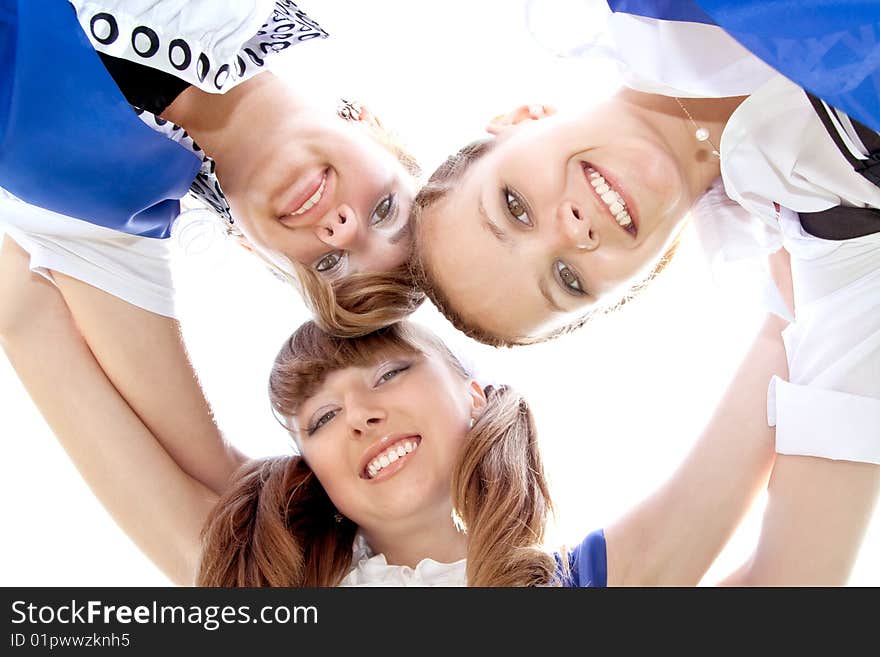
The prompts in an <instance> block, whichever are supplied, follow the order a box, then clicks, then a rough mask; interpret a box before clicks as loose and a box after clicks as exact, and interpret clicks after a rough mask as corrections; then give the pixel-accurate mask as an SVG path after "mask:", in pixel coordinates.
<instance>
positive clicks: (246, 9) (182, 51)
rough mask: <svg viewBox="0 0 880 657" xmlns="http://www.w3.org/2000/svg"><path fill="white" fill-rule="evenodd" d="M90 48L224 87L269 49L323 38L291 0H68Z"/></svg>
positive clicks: (252, 69)
mask: <svg viewBox="0 0 880 657" xmlns="http://www.w3.org/2000/svg"><path fill="white" fill-rule="evenodd" d="M70 3H71V4H72V5H73V6H74V8H75V9H76V13H77V18H78V19H79V22H80V25H81V26H82V28H83V31H84V32H85V33H86V36H87V37H88V38H89V40H90V41H91V43H92V45H93V46H94V48H95V49H96V50H97V51H99V52H102V53H104V54H107V55H110V56H112V57H118V58H122V59H128V60H130V61H134V62H137V63H138V64H143V65H145V66H149V67H151V68H155V69H158V70H160V71H164V72H165V73H169V74H171V75H174V76H176V77H178V78H180V79H182V80H185V81H186V82H188V83H190V84H192V85H194V86H197V87H199V88H200V89H202V90H203V91H207V92H211V93H222V92H224V91H227V90H228V89H230V88H232V87H233V86H235V85H236V84H238V83H239V82H242V81H244V80H246V79H248V78H249V77H251V76H253V75H255V74H256V73H258V72H260V71H261V70H263V67H264V63H265V59H266V57H268V56H270V55H271V54H272V53H275V52H279V51H281V50H285V49H286V48H288V47H290V46H293V45H296V44H297V43H302V42H304V41H310V40H312V39H315V38H326V37H327V32H325V31H324V30H323V29H322V28H321V26H320V25H318V23H317V22H315V21H314V20H312V19H311V18H310V17H309V16H308V15H306V13H305V12H303V11H302V10H301V9H299V7H298V6H297V5H296V4H295V3H294V2H292V1H291V0H242V1H240V2H239V1H236V2H232V1H231V0H222V1H218V0H89V1H86V0H70Z"/></svg>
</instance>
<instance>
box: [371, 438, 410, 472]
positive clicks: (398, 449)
mask: <svg viewBox="0 0 880 657" xmlns="http://www.w3.org/2000/svg"><path fill="white" fill-rule="evenodd" d="M418 446H419V443H418V442H416V441H409V440H406V441H403V442H400V443H397V444H396V445H392V446H391V447H389V448H388V449H387V450H385V451H384V452H382V453H381V454H380V455H379V456H377V457H376V458H374V459H373V460H372V461H370V463H369V464H368V465H367V475H368V476H369V478H370V479H372V478H373V477H375V476H376V475H377V474H379V472H380V471H381V470H382V468H385V467H387V466H389V465H391V464H392V463H394V462H395V461H396V460H397V459H399V458H401V457H404V456H406V455H407V454H410V453H412V452H414V451H415V449H416V447H418Z"/></svg>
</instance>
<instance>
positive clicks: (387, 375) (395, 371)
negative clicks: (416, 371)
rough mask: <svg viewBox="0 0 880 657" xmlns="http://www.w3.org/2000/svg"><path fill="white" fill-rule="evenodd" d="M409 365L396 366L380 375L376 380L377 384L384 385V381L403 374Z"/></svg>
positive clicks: (386, 381)
mask: <svg viewBox="0 0 880 657" xmlns="http://www.w3.org/2000/svg"><path fill="white" fill-rule="evenodd" d="M409 367H410V366H409V365H403V366H396V367H394V368H392V369H390V370H388V371H387V372H385V373H384V374H382V376H380V377H379V379H378V380H377V381H376V385H382V384H383V383H388V382H389V381H390V380H391V379H393V378H395V377H396V376H397V375H398V374H401V373H403V372H405V371H406V370H408V369H409Z"/></svg>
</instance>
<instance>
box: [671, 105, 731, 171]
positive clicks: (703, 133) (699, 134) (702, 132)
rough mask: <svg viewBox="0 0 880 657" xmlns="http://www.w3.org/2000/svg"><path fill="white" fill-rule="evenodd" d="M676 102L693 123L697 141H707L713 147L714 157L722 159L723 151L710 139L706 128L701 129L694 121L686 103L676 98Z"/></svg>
mask: <svg viewBox="0 0 880 657" xmlns="http://www.w3.org/2000/svg"><path fill="white" fill-rule="evenodd" d="M675 102H677V103H678V106H679V107H680V108H681V110H682V111H683V112H684V113H685V116H687V117H688V120H689V121H690V122H691V125H693V126H694V128H695V132H694V137H696V138H697V141H705V142H708V143H709V146H711V147H712V155H714V156H715V157H719V158H720V157H721V151H720V150H719V149H718V147H717V146H716V145H715V144H714V142H713V141H712V140H711V139H709V131H708V130H707V129H706V128H701V127H700V125H699V124H698V123H697V122H696V121H694V117H692V116H691V113H690V112H688V111H687V107H685V106H684V103H683V102H681V99H680V98H678V97H676V98H675Z"/></svg>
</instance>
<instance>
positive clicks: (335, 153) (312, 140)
mask: <svg viewBox="0 0 880 657" xmlns="http://www.w3.org/2000/svg"><path fill="white" fill-rule="evenodd" d="M270 117H271V114H270V116H269V117H264V120H265V121H266V122H267V123H266V124H264V125H263V126H262V128H260V129H257V130H256V131H255V135H254V138H253V141H252V144H251V145H249V146H246V147H245V148H243V149H241V150H242V152H241V154H240V157H239V158H238V161H237V162H235V163H234V164H233V166H229V165H228V164H227V166H226V168H225V169H223V170H222V172H221V171H218V175H221V180H222V184H223V188H224V192H225V193H226V195H227V197H228V199H229V202H230V206H231V207H232V213H233V216H235V217H236V220H237V224H238V226H239V227H240V228H241V230H242V232H243V233H244V235H245V237H246V239H247V241H248V242H249V243H250V246H252V247H253V248H254V249H256V250H258V251H259V252H261V254H262V255H264V256H265V257H267V258H268V259H269V260H270V261H272V262H273V263H275V264H277V265H278V266H280V267H281V268H282V269H284V270H285V271H288V272H289V273H293V272H292V271H291V268H290V266H289V265H288V264H287V263H286V262H285V261H286V260H288V259H289V260H293V261H296V262H299V263H301V264H302V265H305V266H306V267H309V268H311V269H313V270H315V271H316V272H318V273H320V274H321V275H322V276H324V277H327V278H328V279H331V280H332V279H336V278H339V277H342V276H345V275H346V274H351V273H355V272H363V271H388V270H389V269H393V268H394V267H396V266H397V265H399V264H401V263H403V262H404V260H405V259H406V257H407V254H408V250H409V243H410V238H409V233H408V231H406V230H405V229H406V225H407V221H408V217H409V208H410V204H411V202H412V199H413V197H414V195H415V184H416V183H415V180H414V179H413V177H412V176H411V175H410V174H409V173H408V172H407V171H406V169H405V168H404V167H403V165H402V164H401V163H400V162H399V161H398V160H397V158H395V157H394V155H392V153H391V152H389V150H388V149H387V148H386V147H385V146H383V145H382V144H380V143H379V141H378V140H377V138H376V137H375V136H374V134H373V133H372V129H371V128H370V127H369V126H366V125H359V124H357V123H353V122H349V121H344V120H342V119H340V118H338V117H336V116H332V115H328V116H324V115H323V114H319V113H318V112H317V111H309V112H308V113H307V114H306V115H302V114H300V115H298V117H297V120H296V121H295V122H294V121H291V120H289V119H288V120H285V119H284V117H281V116H279V117H276V119H277V120H275V121H272V120H271V118H270ZM267 128H270V129H267Z"/></svg>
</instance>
